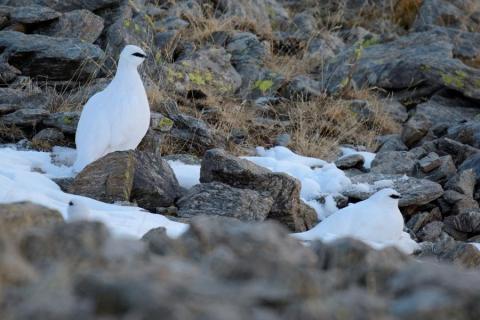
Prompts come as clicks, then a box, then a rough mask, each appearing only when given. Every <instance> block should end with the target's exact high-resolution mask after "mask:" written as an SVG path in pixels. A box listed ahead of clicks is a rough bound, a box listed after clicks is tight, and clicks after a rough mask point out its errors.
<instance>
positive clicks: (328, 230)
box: [293, 188, 416, 253]
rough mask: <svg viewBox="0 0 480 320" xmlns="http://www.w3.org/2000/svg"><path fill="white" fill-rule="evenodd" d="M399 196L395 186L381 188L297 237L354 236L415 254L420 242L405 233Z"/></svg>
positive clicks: (303, 238)
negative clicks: (399, 206)
mask: <svg viewBox="0 0 480 320" xmlns="http://www.w3.org/2000/svg"><path fill="white" fill-rule="evenodd" d="M392 196H393V197H394V198H392ZM398 196H399V194H398V193H397V192H396V191H395V190H393V189H390V188H387V189H383V190H380V191H378V192H377V193H375V194H373V195H372V196H371V197H370V198H368V199H367V200H364V201H361V202H358V203H355V204H351V205H349V206H348V207H345V208H343V209H341V210H338V211H337V212H335V213H333V214H332V215H330V216H329V217H327V218H326V219H325V220H323V221H322V222H320V223H319V224H318V225H316V226H315V227H314V228H312V229H310V230H308V231H306V232H302V233H295V234H293V236H294V237H296V238H298V239H300V240H314V239H320V240H324V241H331V240H333V239H337V238H341V237H352V238H356V239H359V240H363V241H365V242H367V243H369V244H373V245H377V246H383V245H393V246H397V247H398V248H399V249H401V250H403V251H405V252H408V253H411V252H413V251H414V249H415V247H416V243H415V242H414V241H413V240H411V239H410V236H409V235H408V234H405V233H404V232H403V227H404V221H403V216H402V214H401V212H400V210H399V209H398V198H397V197H398ZM395 198H396V199H395ZM407 238H408V239H407Z"/></svg>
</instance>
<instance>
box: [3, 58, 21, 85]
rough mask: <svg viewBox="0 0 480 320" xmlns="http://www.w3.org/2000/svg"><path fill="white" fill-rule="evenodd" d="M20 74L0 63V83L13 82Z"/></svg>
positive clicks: (7, 65) (16, 70) (18, 71)
mask: <svg viewBox="0 0 480 320" xmlns="http://www.w3.org/2000/svg"><path fill="white" fill-rule="evenodd" d="M21 74H22V73H21V72H20V70H18V69H17V68H14V67H12V66H11V65H9V64H8V63H5V62H2V63H0V83H1V84H8V83H10V82H12V81H13V80H15V79H16V78H17V77H18V76H19V75H21Z"/></svg>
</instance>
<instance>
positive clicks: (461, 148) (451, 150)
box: [423, 138, 480, 171]
mask: <svg viewBox="0 0 480 320" xmlns="http://www.w3.org/2000/svg"><path fill="white" fill-rule="evenodd" d="M423 146H424V147H425V144H424V145H423ZM433 147H434V149H436V150H437V151H438V152H437V153H442V154H449V155H451V156H452V158H453V160H454V162H455V164H456V165H457V166H460V165H461V164H462V163H463V162H464V161H465V160H466V159H468V158H470V157H473V156H474V155H475V154H477V153H480V149H477V148H474V147H471V146H469V145H467V144H463V143H461V142H458V141H455V140H452V139H449V138H441V139H439V140H438V141H436V142H435V143H434V144H433ZM461 170H464V169H460V168H459V171H461Z"/></svg>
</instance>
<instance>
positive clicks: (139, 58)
mask: <svg viewBox="0 0 480 320" xmlns="http://www.w3.org/2000/svg"><path fill="white" fill-rule="evenodd" d="M146 57H147V54H146V53H145V51H143V50H142V48H139V47H137V46H134V45H128V46H126V47H125V48H123V50H122V53H120V62H127V63H128V64H133V65H134V66H139V65H140V64H141V63H142V62H143V61H144V60H145V58H146Z"/></svg>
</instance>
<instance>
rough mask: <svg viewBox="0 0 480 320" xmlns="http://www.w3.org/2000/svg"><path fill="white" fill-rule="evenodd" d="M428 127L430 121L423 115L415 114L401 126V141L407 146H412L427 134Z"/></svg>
mask: <svg viewBox="0 0 480 320" xmlns="http://www.w3.org/2000/svg"><path fill="white" fill-rule="evenodd" d="M430 127H431V123H430V121H428V119H427V118H426V117H425V116H423V115H421V114H415V115H414V116H413V117H411V118H410V119H409V120H408V121H407V123H406V124H405V125H404V126H403V130H402V134H401V137H402V141H403V142H404V143H405V145H406V146H407V147H412V146H413V145H414V144H415V143H417V142H418V141H420V140H421V139H422V138H423V137H424V136H425V135H426V134H427V132H428V129H430Z"/></svg>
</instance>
